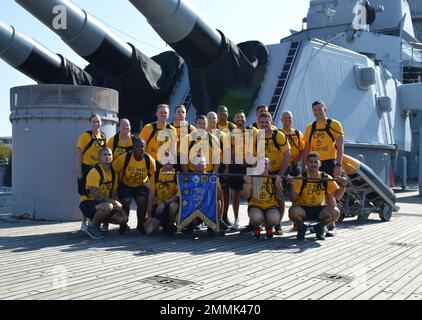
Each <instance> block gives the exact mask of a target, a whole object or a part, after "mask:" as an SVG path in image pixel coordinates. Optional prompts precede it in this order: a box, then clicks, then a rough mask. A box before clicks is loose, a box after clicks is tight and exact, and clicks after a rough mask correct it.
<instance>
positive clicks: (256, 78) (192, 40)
mask: <svg viewBox="0 0 422 320" xmlns="http://www.w3.org/2000/svg"><path fill="white" fill-rule="evenodd" d="M129 1H130V2H131V3H132V4H133V5H134V6H135V7H136V8H137V9H138V10H139V11H140V12H141V13H142V14H143V15H144V16H145V17H146V18H147V20H148V22H149V23H150V25H151V26H152V27H153V28H154V29H155V30H156V31H157V33H158V34H159V35H160V36H161V38H162V39H163V40H164V41H165V42H166V43H167V44H169V45H170V46H171V47H172V48H173V49H174V50H175V51H176V52H177V53H178V54H179V55H181V56H182V57H183V59H184V60H185V62H186V64H187V66H188V70H189V82H190V86H191V93H192V102H193V104H194V106H195V107H196V109H197V110H198V111H199V112H205V111H208V110H211V109H215V108H216V107H217V106H218V105H220V104H225V105H227V106H228V107H229V109H230V111H231V112H233V111H234V109H236V107H241V108H242V109H247V108H249V107H251V105H252V104H253V103H254V101H255V98H256V96H257V94H258V92H259V89H260V85H261V82H262V80H263V78H264V75H265V72H266V66H267V62H268V50H267V48H266V47H265V46H264V45H263V44H262V43H261V42H258V41H248V42H244V43H241V44H238V45H236V44H234V43H233V42H232V41H230V40H229V39H228V38H226V36H225V35H224V34H223V33H222V32H220V31H219V30H216V29H214V28H213V27H211V26H210V25H209V24H208V23H206V22H205V19H203V18H202V17H201V16H200V14H198V13H197V12H196V11H195V10H194V9H193V8H192V7H191V6H190V5H189V4H188V3H187V2H186V1H182V0H129Z"/></svg>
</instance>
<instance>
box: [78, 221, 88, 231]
mask: <svg viewBox="0 0 422 320" xmlns="http://www.w3.org/2000/svg"><path fill="white" fill-rule="evenodd" d="M87 229H88V225H87V224H86V223H85V221H82V222H81V227H80V229H79V230H81V231H82V232H86V230H87Z"/></svg>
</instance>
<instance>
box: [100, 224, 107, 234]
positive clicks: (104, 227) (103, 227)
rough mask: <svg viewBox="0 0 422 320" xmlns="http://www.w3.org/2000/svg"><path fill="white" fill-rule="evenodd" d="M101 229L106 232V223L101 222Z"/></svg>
mask: <svg viewBox="0 0 422 320" xmlns="http://www.w3.org/2000/svg"><path fill="white" fill-rule="evenodd" d="M101 231H102V232H108V223H103V224H102V225H101Z"/></svg>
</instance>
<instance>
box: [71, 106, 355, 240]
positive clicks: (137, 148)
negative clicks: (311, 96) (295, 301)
mask: <svg viewBox="0 0 422 320" xmlns="http://www.w3.org/2000/svg"><path fill="white" fill-rule="evenodd" d="M312 111H313V114H314V116H315V118H316V120H315V121H314V122H313V123H311V124H309V125H308V126H307V128H306V130H305V133H304V134H302V133H301V132H300V131H299V130H297V129H295V128H293V115H292V113H291V112H289V111H286V112H284V113H283V114H282V118H281V121H282V124H283V127H282V128H280V129H279V128H277V127H276V126H275V125H274V122H273V119H272V115H271V114H270V113H269V112H268V106H266V105H259V106H258V107H257V108H256V122H255V123H254V124H253V125H252V126H247V125H246V115H245V113H244V112H243V111H236V113H235V114H234V115H233V122H230V121H228V117H229V113H228V109H227V107H225V106H220V107H218V112H217V113H215V112H209V113H208V114H207V115H197V117H196V121H195V124H194V125H192V124H189V123H187V121H186V108H185V107H184V106H183V105H181V106H178V107H177V108H176V109H175V113H174V122H173V123H169V122H168V119H169V117H170V113H169V107H168V105H165V104H161V105H159V106H157V110H156V117H157V121H156V122H154V123H150V124H147V125H145V126H144V127H143V128H142V131H141V132H140V134H139V135H133V134H132V132H131V125H130V122H129V120H127V119H121V120H120V123H119V131H118V133H117V134H116V135H115V136H113V137H111V138H110V139H108V140H107V137H106V136H105V135H104V133H102V131H101V118H100V116H99V115H93V116H92V117H91V119H90V122H91V130H90V131H86V132H84V133H83V134H82V135H81V136H80V137H79V139H78V142H77V174H78V191H79V193H80V194H81V199H80V210H81V213H82V224H81V230H82V231H85V232H87V234H88V235H89V236H91V237H92V238H94V239H101V238H103V237H104V235H103V233H104V232H106V231H107V230H108V225H109V223H111V224H117V225H119V226H120V227H119V233H121V234H123V233H125V232H126V231H128V230H129V226H128V218H129V213H130V206H131V202H132V199H134V200H135V202H136V206H137V227H136V229H137V230H138V231H139V232H140V233H144V234H153V233H154V232H156V231H158V230H159V229H160V228H162V229H163V231H164V232H166V233H167V234H169V235H173V234H174V233H175V232H176V230H177V229H176V221H177V215H178V213H179V195H178V185H177V174H178V173H188V172H190V173H198V174H205V173H214V174H218V175H219V183H218V185H217V200H218V201H217V207H216V210H217V217H218V219H219V223H218V225H219V227H220V229H221V231H220V232H221V233H224V232H225V231H227V230H229V229H235V230H237V229H239V227H240V225H239V205H240V199H241V196H242V195H243V198H244V199H246V200H247V202H248V215H249V225H247V226H246V227H244V228H243V229H242V230H240V232H249V233H251V234H252V235H253V236H254V237H256V238H259V237H260V236H261V227H263V228H264V229H265V236H266V237H267V238H272V237H273V234H274V233H276V234H282V233H283V231H282V228H281V221H282V219H283V216H284V211H285V200H286V199H289V200H290V201H291V202H292V206H291V207H290V209H289V218H290V220H291V221H292V222H293V228H294V229H295V230H296V231H297V239H298V240H302V239H304V238H305V234H306V232H307V230H308V228H307V225H306V224H305V222H306V221H309V220H310V221H315V222H316V224H315V225H314V227H313V232H315V234H316V237H317V239H319V240H324V239H325V236H334V235H335V233H336V231H335V222H336V220H337V219H338V217H339V215H340V212H339V209H338V208H337V201H338V200H340V199H341V198H342V196H343V194H344V191H345V188H346V185H347V179H346V178H345V177H343V176H342V172H343V170H342V159H343V149H344V134H343V129H342V126H341V124H340V122H338V121H336V120H333V119H329V118H328V117H327V108H326V106H325V105H324V103H323V102H321V101H315V102H314V103H313V104H312ZM251 170H252V171H251ZM250 172H253V175H250V176H249V175H248V173H250ZM230 204H231V205H232V208H233V213H234V221H233V223H232V222H230V221H229V218H228V211H229V206H230ZM198 223H199V222H198ZM195 224H197V223H195ZM195 224H194V223H192V224H190V225H189V226H188V227H187V228H186V229H185V230H184V232H186V233H190V232H192V230H193V228H194V227H195ZM208 232H209V235H210V236H212V237H213V236H215V232H214V230H212V229H210V228H208Z"/></svg>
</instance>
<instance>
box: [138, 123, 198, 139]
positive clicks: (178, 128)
mask: <svg viewBox="0 0 422 320" xmlns="http://www.w3.org/2000/svg"><path fill="white" fill-rule="evenodd" d="M171 125H172V126H173V127H174V128H175V129H176V131H177V138H178V139H179V141H180V126H176V124H175V123H171ZM187 129H188V130H187V133H188V134H190V133H192V132H193V131H195V130H196V128H195V127H194V126H193V125H191V124H189V123H188V128H187ZM145 142H146V141H145Z"/></svg>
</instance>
